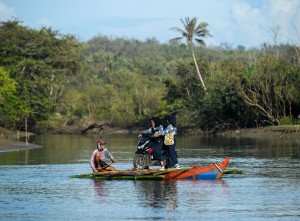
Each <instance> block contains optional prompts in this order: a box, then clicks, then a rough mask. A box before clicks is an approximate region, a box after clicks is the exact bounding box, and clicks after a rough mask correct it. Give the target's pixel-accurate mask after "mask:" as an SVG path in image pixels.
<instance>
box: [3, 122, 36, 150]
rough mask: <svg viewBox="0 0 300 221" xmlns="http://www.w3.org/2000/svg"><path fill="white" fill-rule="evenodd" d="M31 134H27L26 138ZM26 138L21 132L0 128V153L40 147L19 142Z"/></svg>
mask: <svg viewBox="0 0 300 221" xmlns="http://www.w3.org/2000/svg"><path fill="white" fill-rule="evenodd" d="M32 135H34V134H33V133H27V136H29V137H30V136H32ZM25 136H26V133H25V132H22V131H11V130H7V129H5V128H2V127H0V152H9V151H19V150H20V151H21V150H29V149H33V148H39V147H41V146H39V145H36V144H32V143H26V142H22V141H20V140H21V139H23V138H24V137H25Z"/></svg>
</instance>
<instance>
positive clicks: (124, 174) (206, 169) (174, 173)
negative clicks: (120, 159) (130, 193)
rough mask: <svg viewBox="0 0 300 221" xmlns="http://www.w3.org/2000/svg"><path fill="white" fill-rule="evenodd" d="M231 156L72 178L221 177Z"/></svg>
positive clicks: (158, 178) (160, 178)
mask: <svg viewBox="0 0 300 221" xmlns="http://www.w3.org/2000/svg"><path fill="white" fill-rule="evenodd" d="M229 160H230V158H226V159H224V161H223V162H221V163H215V164H210V165H207V166H201V167H200V166H193V167H190V168H181V169H173V168H172V169H166V170H163V171H160V170H115V171H103V172H97V173H87V174H80V175H74V176H70V178H93V179H114V180H115V179H122V180H123V179H130V180H146V179H151V180H155V179H156V180H163V179H196V180H199V179H220V178H222V175H223V173H224V171H225V169H226V167H227V164H228V163H229Z"/></svg>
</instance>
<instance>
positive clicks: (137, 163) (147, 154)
mask: <svg viewBox="0 0 300 221" xmlns="http://www.w3.org/2000/svg"><path fill="white" fill-rule="evenodd" d="M150 140H151V136H146V137H142V138H141V139H140V140H139V141H138V143H137V146H136V151H135V156H134V158H133V167H134V168H137V169H149V166H159V165H160V164H159V161H158V160H155V159H153V155H152V148H151V147H150ZM164 152H165V151H164V150H162V155H163V157H164V159H165V153H164Z"/></svg>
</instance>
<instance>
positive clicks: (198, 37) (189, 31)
mask: <svg viewBox="0 0 300 221" xmlns="http://www.w3.org/2000/svg"><path fill="white" fill-rule="evenodd" d="M180 21H181V23H182V24H183V26H184V29H180V28H177V27H174V28H171V29H173V30H176V31H178V32H180V33H181V35H182V37H177V38H173V39H172V40H171V41H179V40H181V39H183V38H185V39H186V42H187V48H191V50H192V55H193V59H194V63H195V66H196V70H197V74H198V76H199V79H200V82H201V84H202V86H203V89H204V91H206V87H205V84H204V81H203V78H202V76H201V73H200V70H199V67H198V64H197V61H196V57H195V52H194V40H195V42H196V43H197V44H200V45H201V46H205V42H204V40H203V38H205V37H211V35H210V34H209V31H208V29H207V26H208V24H207V23H205V22H201V23H200V24H199V25H197V18H193V19H192V20H190V18H189V17H187V18H185V20H183V19H180Z"/></svg>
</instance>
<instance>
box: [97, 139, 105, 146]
mask: <svg viewBox="0 0 300 221" xmlns="http://www.w3.org/2000/svg"><path fill="white" fill-rule="evenodd" d="M98 143H99V144H100V145H105V144H106V143H105V141H104V140H99V141H98Z"/></svg>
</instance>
